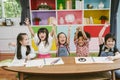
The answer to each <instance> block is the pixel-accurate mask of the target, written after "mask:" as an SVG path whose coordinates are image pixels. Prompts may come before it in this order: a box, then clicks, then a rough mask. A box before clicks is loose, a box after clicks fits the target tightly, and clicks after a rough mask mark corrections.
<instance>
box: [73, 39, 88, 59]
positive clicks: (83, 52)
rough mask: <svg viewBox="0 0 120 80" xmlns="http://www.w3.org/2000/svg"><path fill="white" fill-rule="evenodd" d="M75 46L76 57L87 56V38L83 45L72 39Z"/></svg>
mask: <svg viewBox="0 0 120 80" xmlns="http://www.w3.org/2000/svg"><path fill="white" fill-rule="evenodd" d="M74 43H75V46H76V55H77V56H78V57H87V56H88V55H89V40H87V41H86V42H85V43H84V45H83V46H79V44H78V40H75V41H74Z"/></svg>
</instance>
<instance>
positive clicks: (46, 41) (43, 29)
mask: <svg viewBox="0 0 120 80" xmlns="http://www.w3.org/2000/svg"><path fill="white" fill-rule="evenodd" d="M40 33H46V38H45V46H46V45H47V44H49V42H48V35H49V32H48V30H47V29H46V28H40V29H39V30H38V33H37V36H38V38H39V42H38V45H39V44H40V43H41V39H40V37H39V34H40Z"/></svg>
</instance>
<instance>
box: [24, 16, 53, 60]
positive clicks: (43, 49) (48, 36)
mask: <svg viewBox="0 0 120 80" xmlns="http://www.w3.org/2000/svg"><path fill="white" fill-rule="evenodd" d="M25 23H26V25H27V27H28V29H29V30H30V32H31V34H32V36H33V37H34V41H35V43H36V45H37V46H38V58H49V57H51V55H50V48H51V46H52V39H53V35H54V31H55V30H54V27H53V28H52V31H51V32H50V33H49V32H48V30H47V29H46V28H40V29H39V30H38V32H37V34H35V33H34V32H33V30H32V28H31V26H30V23H29V19H28V18H27V19H26V20H25Z"/></svg>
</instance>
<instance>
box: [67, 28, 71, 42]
mask: <svg viewBox="0 0 120 80" xmlns="http://www.w3.org/2000/svg"><path fill="white" fill-rule="evenodd" d="M70 32H71V27H69V28H68V39H67V43H68V44H69V43H70Z"/></svg>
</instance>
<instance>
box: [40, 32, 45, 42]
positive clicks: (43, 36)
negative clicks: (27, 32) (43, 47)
mask: <svg viewBox="0 0 120 80" xmlns="http://www.w3.org/2000/svg"><path fill="white" fill-rule="evenodd" d="M39 37H40V39H41V41H44V40H45V38H46V33H45V32H44V33H39Z"/></svg>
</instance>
